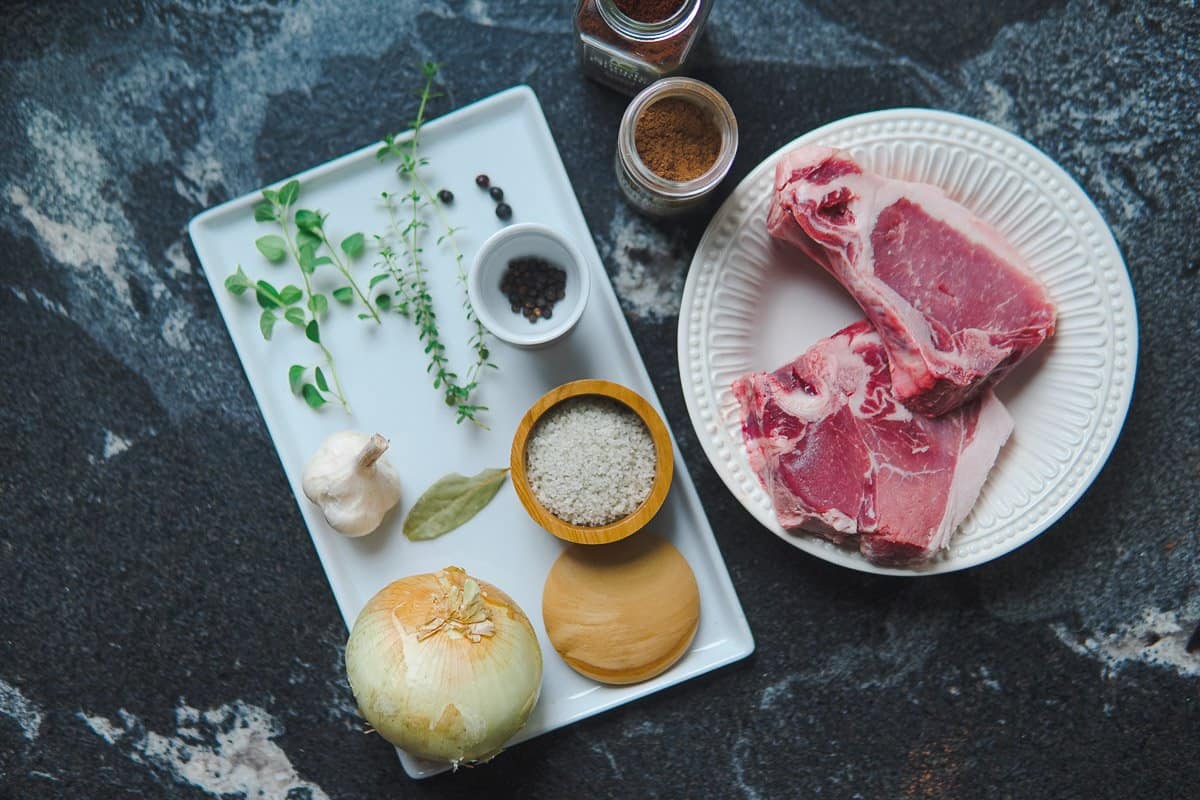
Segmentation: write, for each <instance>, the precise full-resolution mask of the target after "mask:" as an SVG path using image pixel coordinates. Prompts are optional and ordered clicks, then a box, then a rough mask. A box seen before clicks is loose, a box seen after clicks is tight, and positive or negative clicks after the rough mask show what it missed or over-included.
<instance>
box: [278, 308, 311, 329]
mask: <svg viewBox="0 0 1200 800" xmlns="http://www.w3.org/2000/svg"><path fill="white" fill-rule="evenodd" d="M283 318H284V319H286V320H287V321H288V322H290V323H292V324H293V325H298V326H300V327H301V328H303V327H304V323H305V322H306V321H307V319H308V317H307V316H305V314H304V309H303V308H296V307H295V306H293V307H291V308H289V309H288V310H287V311H285V312H283Z"/></svg>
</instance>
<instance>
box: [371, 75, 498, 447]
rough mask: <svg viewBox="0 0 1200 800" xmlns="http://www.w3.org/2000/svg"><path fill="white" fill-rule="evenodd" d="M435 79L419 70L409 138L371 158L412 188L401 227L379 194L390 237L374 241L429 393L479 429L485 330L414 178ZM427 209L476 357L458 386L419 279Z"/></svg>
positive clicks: (389, 139)
mask: <svg viewBox="0 0 1200 800" xmlns="http://www.w3.org/2000/svg"><path fill="white" fill-rule="evenodd" d="M437 73H438V66H437V64H434V63H433V62H427V63H425V64H424V65H423V67H422V76H423V78H424V84H423V86H422V88H421V92H420V103H419V105H418V107H417V115H416V118H415V119H414V120H413V121H412V122H411V123H410V124H409V131H410V133H411V135H410V136H409V138H408V139H406V140H404V141H399V140H398V139H399V137H400V136H401V134H388V135H387V136H385V137H384V140H383V145H382V146H381V147H380V148H379V150H378V151H377V153H376V157H377V158H379V160H381V161H383V160H386V159H388V158H397V159H399V164H398V165H397V167H396V174H397V175H398V176H399V177H400V178H401V180H403V181H406V182H408V183H409V184H410V186H411V187H412V189H411V191H409V192H408V193H407V194H406V195H404V200H405V201H406V202H407V204H408V205H409V206H410V208H411V217H410V219H409V220H408V222H407V223H406V224H405V225H404V226H403V227H401V226H400V224H399V212H398V209H397V208H396V201H395V198H396V195H394V194H389V193H387V192H385V193H384V206H385V208H386V209H387V211H388V216H389V231H388V234H386V235H384V236H382V237H376V238H378V239H380V240H381V248H380V256H381V258H382V265H383V266H384V267H385V268H386V269H387V270H388V274H391V275H392V277H393V278H394V279H395V281H396V290H395V292H394V295H395V297H396V303H395V308H396V310H397V311H398V312H399V313H401V314H403V315H404V316H407V317H409V318H411V319H412V320H413V322H414V323H415V324H416V325H417V331H418V336H419V337H420V339H421V341H422V342H424V343H425V352H426V353H427V354H428V356H429V365H428V367H427V368H426V371H427V372H430V373H431V374H433V386H434V388H435V389H441V390H442V391H443V396H444V398H445V401H446V404H447V405H449V406H453V407H454V409H455V414H456V421H457V422H460V423H461V422H462V421H463V420H470V421H471V422H474V423H476V424H478V425H482V423H481V422H480V421H479V419H478V416H477V415H478V414H479V412H481V411H486V410H487V407H486V406H482V405H479V404H477V403H473V402H472V396H473V394H474V392H475V390H476V388H477V387H478V385H479V374H480V372H481V371H482V369H483V368H484V367H491V368H493V369H495V368H496V364H495V363H494V362H492V360H491V351H490V350H489V349H488V346H487V329H486V328H484V326H483V323H482V322H480V320H479V318H478V316H477V315H476V314H475V309H474V308H473V307H472V305H471V300H470V298H469V297H468V295H467V273H466V269H465V266H464V259H463V253H462V250H461V249H460V248H459V246H458V242H457V240H456V239H455V233H456V232H458V231H459V230H460V229H459V228H456V227H454V226H453V225H451V224H450V222H449V221H448V219H447V218H446V213H445V211H444V209H443V207H442V204H441V203H440V201H439V200H438V198H437V195H436V194H434V193H433V192H432V191H430V189H429V186H428V185H427V184H426V183H425V181H424V179H423V178H422V177H421V174H420V172H419V170H420V168H421V167H424V166H427V165H428V164H429V160H428V159H427V158H425V157H423V156H422V155H421V153H420V141H421V129H422V127H423V126H424V124H425V120H426V117H425V113H426V109H427V107H428V105H429V101H430V100H433V99H435V98H437V97H440V96H441V94H440V93H439V92H436V91H435V90H434V88H433V86H434V80H435V78H436V77H437ZM427 208H432V209H433V210H434V212H435V213H436V214H437V216H438V218H439V220H440V222H441V224H442V226H443V229H444V232H443V233H442V234H441V235H440V236H439V237H438V239H437V244H438V245H439V246H440V245H442V244H444V243H446V244H449V245H450V248H451V251H452V253H453V255H454V263H455V268H456V270H457V279H458V283H459V285H460V286H461V288H462V292H463V302H462V308H463V311H464V313H465V314H466V317H467V322H468V324H470V325H471V327H472V333H471V337H470V339H469V345H470V347H471V349H472V351H473V352H474V354H475V360H474V363H473V364H472V365H471V367H470V368H469V369H468V371H467V373H466V377H465V379H463V380H461V381H460V379H459V375H458V373H456V372H454V371H453V370H451V369H450V367H449V363H448V361H447V359H446V354H445V347H444V345H443V344H442V342H441V338H440V335H439V331H438V328H437V315H436V313H435V312H434V310H433V303H432V298H431V296H430V295H429V288H428V283H427V282H426V280H425V277H424V274H425V269H424V266H423V264H422V261H421V253H422V252H423V250H422V248H421V246H420V237H421V234H422V232H423V231H424V230H426V229H428V227H429V226H428V224H427V223H426V222H425V221H424V219H423V218H422V212H423V211H424V210H425V209H427ZM389 238H390V239H396V240H399V241H400V243H402V245H403V247H404V250H405V254H406V256H407V269H405V268H403V267H402V266H401V264H400V261H399V258H398V256H397V254H396V252H395V249H394V247H392V246H391V245H390V244H389ZM379 279H381V275H376V276H375V277H374V278H372V284H371V285H372V286H374V285H375V281H377V280H379ZM385 296H386V295H385Z"/></svg>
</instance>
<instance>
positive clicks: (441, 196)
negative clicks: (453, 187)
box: [438, 189, 454, 203]
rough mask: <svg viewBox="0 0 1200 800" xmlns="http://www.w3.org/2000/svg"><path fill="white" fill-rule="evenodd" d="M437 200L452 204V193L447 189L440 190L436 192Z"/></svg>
mask: <svg viewBox="0 0 1200 800" xmlns="http://www.w3.org/2000/svg"><path fill="white" fill-rule="evenodd" d="M438 200H441V201H442V202H443V203H453V202H454V193H453V192H451V191H450V190H449V189H442V190H441V191H439V192H438Z"/></svg>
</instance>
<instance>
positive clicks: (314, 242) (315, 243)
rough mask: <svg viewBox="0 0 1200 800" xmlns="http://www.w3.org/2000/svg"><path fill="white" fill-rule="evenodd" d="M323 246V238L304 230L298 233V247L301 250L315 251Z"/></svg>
mask: <svg viewBox="0 0 1200 800" xmlns="http://www.w3.org/2000/svg"><path fill="white" fill-rule="evenodd" d="M320 246H321V237H320V236H317V235H316V234H315V233H313V232H312V231H306V230H304V229H303V228H302V229H300V230H298V231H296V247H299V248H301V249H303V248H305V247H308V248H311V249H312V250H313V251H315V250H316V249H317V248H318V247H320Z"/></svg>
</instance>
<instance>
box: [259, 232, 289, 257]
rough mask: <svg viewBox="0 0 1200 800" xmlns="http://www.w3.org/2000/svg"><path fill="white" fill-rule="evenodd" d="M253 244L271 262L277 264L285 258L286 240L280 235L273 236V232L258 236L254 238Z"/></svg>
mask: <svg viewBox="0 0 1200 800" xmlns="http://www.w3.org/2000/svg"><path fill="white" fill-rule="evenodd" d="M254 246H255V247H257V248H258V252H260V253H262V254H263V256H265V257H266V259H267V261H270V262H271V263H272V264H278V263H279V262H280V261H283V260H284V259H285V258H287V242H285V241H283V237H282V236H275V235H274V234H271V235H269V236H260V237H258V238H257V239H255V240H254Z"/></svg>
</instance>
